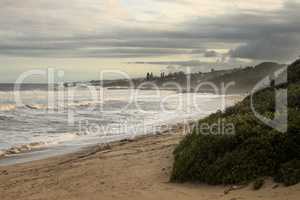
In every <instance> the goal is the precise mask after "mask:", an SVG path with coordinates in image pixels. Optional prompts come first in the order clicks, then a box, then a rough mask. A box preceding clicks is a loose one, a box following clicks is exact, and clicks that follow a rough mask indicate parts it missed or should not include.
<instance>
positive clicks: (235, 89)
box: [205, 62, 284, 93]
mask: <svg viewBox="0 0 300 200" xmlns="http://www.w3.org/2000/svg"><path fill="white" fill-rule="evenodd" d="M282 67H284V65H280V64H277V63H273V62H264V63H261V64H259V65H257V66H255V67H246V68H243V69H235V70H233V71H232V72H231V73H226V74H222V75H220V76H217V77H213V78H208V79H205V81H209V82H213V83H214V84H215V85H217V86H220V85H221V84H222V83H224V84H225V85H226V84H228V83H230V82H234V83H235V85H233V86H232V87H230V88H229V90H228V92H229V93H246V92H250V91H251V90H252V88H253V87H254V86H255V85H256V83H258V82H259V81H260V80H262V79H264V78H265V77H266V76H268V75H270V74H271V73H273V72H275V71H277V70H279V69H280V68H282Z"/></svg>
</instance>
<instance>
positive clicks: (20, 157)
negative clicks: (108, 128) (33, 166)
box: [0, 121, 195, 167]
mask: <svg viewBox="0 0 300 200" xmlns="http://www.w3.org/2000/svg"><path fill="white" fill-rule="evenodd" d="M194 123H195V122H192V121H188V122H186V123H177V124H173V125H169V126H167V127H168V128H167V129H165V130H161V131H160V132H156V133H148V134H142V135H136V136H134V137H125V138H124V139H120V140H115V141H111V142H103V143H101V142H99V143H95V144H90V145H82V146H80V145H57V146H51V145H46V143H43V142H34V143H32V144H24V145H19V146H16V147H11V148H9V149H7V150H0V167H6V166H11V165H17V164H24V163H28V162H34V161H39V160H45V159H50V158H52V157H57V156H64V155H69V154H74V153H75V154H76V153H80V152H82V151H86V150H90V149H94V148H95V147H98V146H102V145H115V144H119V143H121V142H122V141H131V140H139V139H141V138H145V137H152V136H155V135H161V134H164V133H168V132H171V131H173V130H175V129H182V130H184V129H185V130H187V128H188V129H190V128H191V127H192V126H193V124H194Z"/></svg>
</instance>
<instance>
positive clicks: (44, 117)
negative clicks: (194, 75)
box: [0, 89, 237, 156]
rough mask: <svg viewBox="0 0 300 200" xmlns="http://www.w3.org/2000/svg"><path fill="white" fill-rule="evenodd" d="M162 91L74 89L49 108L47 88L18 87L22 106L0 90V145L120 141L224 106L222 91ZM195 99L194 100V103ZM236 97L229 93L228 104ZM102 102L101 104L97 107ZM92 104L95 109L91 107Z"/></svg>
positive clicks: (18, 147) (20, 147)
mask: <svg viewBox="0 0 300 200" xmlns="http://www.w3.org/2000/svg"><path fill="white" fill-rule="evenodd" d="M159 93H160V96H157V91H152V90H125V89H121V90H118V89H114V90H105V91H104V97H103V99H102V101H100V100H95V99H93V98H92V96H91V95H90V91H88V90H87V89H78V90H76V91H74V92H73V94H74V96H72V97H70V96H64V99H63V101H61V100H57V99H56V100H55V101H54V102H52V103H53V105H54V106H57V107H58V108H60V107H59V106H64V108H65V109H61V110H60V111H57V110H53V112H52V113H51V112H48V104H47V103H48V102H47V100H48V93H47V91H42V90H41V91H40V90H33V91H20V97H21V98H22V102H23V105H22V106H21V107H16V105H15V102H14V95H13V92H11V91H8V92H0V117H1V118H0V149H2V150H3V149H4V150H5V154H7V151H8V150H11V151H10V152H11V153H13V152H15V153H24V152H27V151H31V150H35V149H39V148H45V147H47V148H48V147H52V146H55V145H67V144H74V143H76V145H86V144H92V143H101V142H105V141H113V140H119V139H124V138H125V137H132V136H135V135H141V134H148V133H153V132H155V131H157V130H160V127H163V126H165V125H166V124H167V125H168V124H177V123H181V122H184V120H185V122H186V121H188V120H193V119H199V118H201V117H204V116H206V115H208V114H209V113H212V112H215V111H217V110H218V109H222V103H221V101H222V99H223V97H222V96H218V95H213V94H196V96H195V94H191V93H185V94H180V93H177V92H175V91H159ZM194 97H195V98H194ZM70 99H72V100H73V101H70ZM191 100H195V101H196V102H194V103H191V102H190V101H191ZM236 101H237V99H234V98H233V97H230V98H228V101H226V106H230V105H232V104H234V103H235V102H236ZM162 104H163V106H162ZM99 105H101V106H102V108H101V109H98V108H97V109H96V107H97V106H99ZM94 106H95V109H91V110H89V109H87V108H93V107H94ZM162 108H165V110H163V109H162ZM68 109H71V110H72V111H73V112H74V113H73V115H74V116H73V117H74V120H75V123H74V124H69V123H68V112H67V111H68ZM2 153H3V152H2ZM1 155H2V154H1V152H0V156H1Z"/></svg>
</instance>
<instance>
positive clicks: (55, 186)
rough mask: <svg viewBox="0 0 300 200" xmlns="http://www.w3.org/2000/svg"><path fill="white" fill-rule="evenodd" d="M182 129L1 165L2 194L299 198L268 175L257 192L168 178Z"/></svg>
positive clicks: (7, 198)
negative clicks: (184, 182)
mask: <svg viewBox="0 0 300 200" xmlns="http://www.w3.org/2000/svg"><path fill="white" fill-rule="evenodd" d="M182 130H183V129H182V128H180V127H179V128H177V129H174V130H172V131H169V132H165V133H161V134H157V135H147V136H140V137H137V138H135V139H132V140H131V139H126V140H123V141H118V142H113V143H110V144H106V145H97V146H94V147H89V148H86V149H83V150H82V151H79V152H75V153H71V154H67V155H61V156H55V157H51V158H48V159H43V160H37V161H32V162H28V163H23V164H16V165H11V166H6V167H0V196H1V199H3V200H15V199H22V200H23V199H25V200H27V199H28V200H33V199H43V200H44V199H45V200H46V199H47V200H48V199H49V200H52V199H68V200H69V199H71V200H73V199H74V200H77V199H78V200H79V199H80V200H81V199H89V200H90V199H92V200H93V199H105V200H106V199H107V200H110V199H124V200H125V199H128V200H129V199H130V200H132V199H133V200H138V199H149V200H150V199H151V200H152V199H153V200H154V199H157V198H162V199H180V200H188V199H199V198H200V199H209V200H210V199H214V200H218V199H220V200H225V199H226V200H231V199H236V200H256V199H257V200H258V199H263V200H265V199H272V200H282V199H288V200H296V199H298V197H299V195H300V184H298V185H295V186H292V187H284V186H282V185H279V184H276V183H273V182H272V181H271V180H267V182H266V184H265V185H264V186H263V188H262V189H261V190H259V191H253V190H252V185H251V184H249V185H247V186H244V187H238V188H239V189H237V188H236V187H231V186H209V185H204V184H189V183H186V184H174V183H170V182H169V177H170V173H171V170H172V164H173V154H172V152H173V150H174V148H175V146H176V145H177V144H178V143H179V142H180V140H181V139H182V138H183V137H184V134H183V132H182ZM232 188H233V189H232Z"/></svg>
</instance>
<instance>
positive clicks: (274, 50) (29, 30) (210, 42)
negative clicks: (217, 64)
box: [0, 0, 300, 65]
mask: <svg viewBox="0 0 300 200" xmlns="http://www.w3.org/2000/svg"><path fill="white" fill-rule="evenodd" d="M165 1H167V0H165ZM178 2H179V3H180V2H184V1H180V0H178ZM20 5H22V6H25V7H26V5H25V4H20ZM20 5H19V4H14V3H13V2H11V1H3V2H0V7H1V11H2V10H3V11H5V12H1V13H0V17H1V20H0V54H1V55H9V56H29V57H36V56H37V57H64V56H65V57H99V58H100V57H122V58H123V57H129V58H131V57H153V56H156V57H159V56H160V55H181V54H186V55H196V54H199V55H200V54H201V55H204V56H206V57H216V56H218V55H217V53H216V52H213V51H206V49H218V48H231V49H232V50H231V51H230V55H231V56H232V57H238V58H249V59H261V60H264V59H274V60H280V61H282V60H284V61H285V60H289V59H293V58H294V57H295V56H298V54H300V36H299V35H300V21H299V18H300V12H299V10H300V3H297V2H296V1H287V2H286V3H285V4H284V5H283V7H282V8H280V9H279V10H275V11H268V12H262V11H253V10H249V11H243V12H241V13H234V14H227V15H223V16H216V17H199V18H198V19H194V20H189V21H186V22H184V23H182V24H180V25H179V26H178V27H180V29H179V28H178V29H174V30H170V31H158V30H152V29H151V28H149V29H146V28H145V27H143V28H128V27H127V28H126V26H125V27H124V26H122V28H118V27H117V28H116V27H114V28H112V29H111V30H109V29H108V30H106V32H94V33H84V32H82V30H80V24H78V27H75V28H74V26H71V25H73V24H70V23H66V22H65V21H60V19H59V18H56V17H55V15H54V14H55V12H54V13H52V14H51V16H52V18H50V19H46V18H40V19H32V18H30V17H28V16H30V10H28V9H27V10H26V9H25V11H24V9H21V10H22V11H23V12H24V13H20V14H19V15H18V14H17V11H18V10H19V9H20ZM50 5H52V4H50ZM4 7H5V8H8V9H5V10H4V9H3V8H4ZM46 7H47V11H48V12H50V11H52V10H53V9H54V8H51V6H50V7H49V5H47V6H46ZM51 9H52V10H51ZM88 9H90V8H88ZM49 10H50V11H49ZM90 10H91V9H90ZM10 11H11V12H10ZM12 11H14V12H12ZM62 11H64V12H62V13H68V12H67V11H68V10H62ZM65 11H66V12H65ZM79 11H80V10H79ZM79 14H80V15H84V16H86V15H87V13H79ZM12 15H15V16H14V17H13V16H12ZM23 15H24V16H26V17H24V19H22V16H23ZM41 16H43V15H41ZM77 28H78V30H77ZM65 29H70V30H71V31H70V33H65V31H64V30H65ZM234 46H237V48H233V47H234ZM181 64H182V65H183V64H184V63H181ZM189 64H191V63H189Z"/></svg>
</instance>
